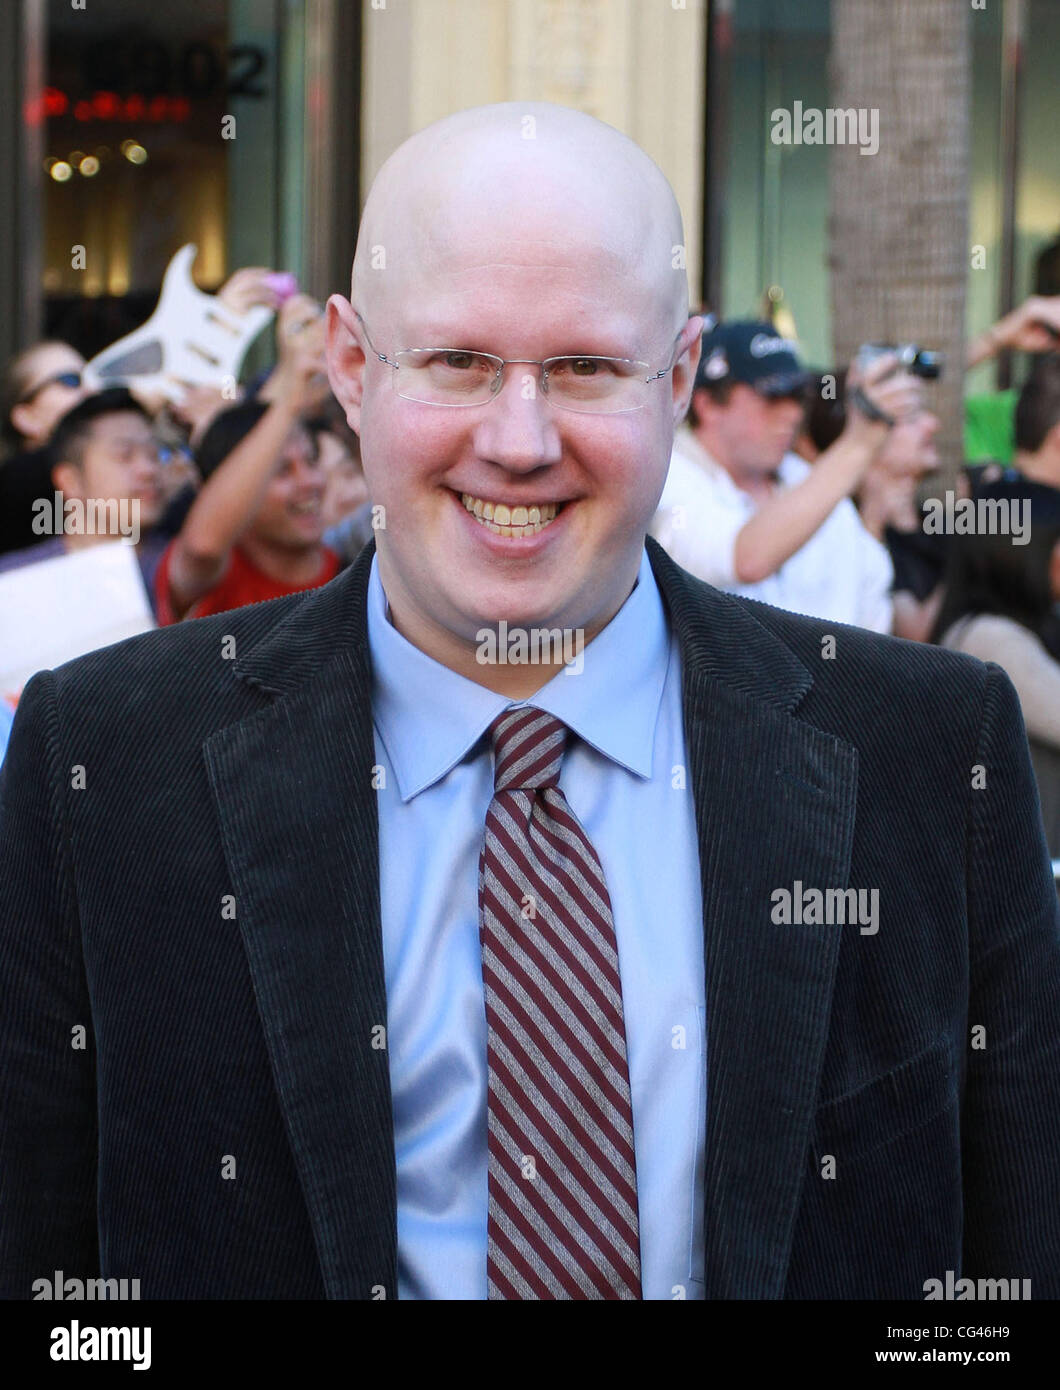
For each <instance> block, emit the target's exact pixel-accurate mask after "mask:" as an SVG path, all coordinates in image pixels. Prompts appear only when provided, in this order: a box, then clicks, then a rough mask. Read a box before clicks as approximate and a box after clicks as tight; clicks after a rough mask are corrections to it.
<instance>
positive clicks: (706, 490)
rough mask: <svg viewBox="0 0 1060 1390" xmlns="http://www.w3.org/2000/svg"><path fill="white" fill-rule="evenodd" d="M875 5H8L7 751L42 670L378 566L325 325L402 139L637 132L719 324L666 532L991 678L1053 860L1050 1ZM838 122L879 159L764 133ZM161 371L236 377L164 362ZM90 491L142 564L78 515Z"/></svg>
mask: <svg viewBox="0 0 1060 1390" xmlns="http://www.w3.org/2000/svg"><path fill="white" fill-rule="evenodd" d="M973 9H974V11H975V12H974V13H973V12H972V10H973ZM881 14H882V11H881V10H880V7H879V6H878V4H876V3H874V0H804V3H802V4H800V5H799V6H792V5H790V4H788V3H786V0H687V3H680V4H679V3H676V0H674V2H673V3H671V0H665V2H664V0H659V3H655V0H645V3H643V4H637V5H635V6H628V5H626V4H624V3H620V0H551V2H550V3H549V4H548V5H541V4H540V3H538V0H500V2H498V0H388V4H386V5H377V4H374V3H373V2H372V0H349V3H346V0H341V3H339V2H338V0H285V2H284V3H282V4H281V3H277V2H274V0H199V2H198V3H197V4H196V5H194V6H192V5H191V4H188V3H181V2H180V0H158V3H156V4H155V5H152V6H150V7H145V6H143V5H141V4H139V3H134V0H93V4H92V5H91V6H90V7H88V8H87V9H85V10H83V11H78V10H75V9H73V8H72V7H71V6H70V5H69V4H67V3H66V2H65V0H11V3H10V4H5V5H4V6H3V7H0V68H2V75H3V78H4V80H3V81H0V129H4V130H5V132H6V133H7V134H8V135H9V136H10V145H11V149H12V158H11V160H10V161H8V163H7V165H6V166H4V167H3V168H2V169H0V178H2V180H4V181H6V182H5V184H4V186H5V187H6V188H7V189H8V191H9V192H10V193H11V197H10V198H8V199H7V201H5V200H4V199H3V198H0V217H2V218H4V219H6V221H5V222H4V227H5V235H6V236H7V238H8V240H7V241H5V253H4V256H3V257H2V258H0V357H2V359H3V365H2V369H0V749H2V746H3V744H4V741H5V735H6V729H7V728H8V727H9V725H10V719H11V712H12V710H13V708H14V705H15V703H16V701H17V698H18V694H19V691H20V689H21V687H22V685H23V684H24V682H25V680H26V679H27V678H28V675H29V674H30V673H31V671H32V670H33V669H36V668H37V666H38V665H40V664H55V663H56V662H57V661H58V660H61V659H65V658H66V657H67V656H70V655H74V654H76V653H77V652H78V651H81V650H85V649H87V648H88V647H90V646H92V645H102V644H104V643H105V642H107V641H112V640H115V639H116V638H117V637H120V636H124V635H126V634H128V633H130V632H134V631H140V630H143V629H144V628H146V627H149V626H151V625H154V624H158V625H164V624H169V623H175V622H183V621H194V620H195V619H196V618H198V617H200V616H203V615H205V614H210V613H217V612H223V611H225V610H226V609H231V608H235V607H239V606H241V605H243V604H246V603H252V602H258V601H261V600H263V599H268V598H271V597H275V596H278V595H282V594H287V593H291V592H294V591H296V590H299V589H305V588H311V587H314V586H316V585H320V584H324V583H327V582H328V581H329V580H330V579H331V578H333V577H334V576H335V575H336V574H337V573H338V572H339V571H340V570H341V568H342V567H344V566H345V565H348V564H349V563H350V562H351V561H352V559H353V558H355V557H356V555H357V554H358V552H359V551H360V549H361V547H362V546H363V545H364V544H365V543H366V542H367V540H368V539H370V537H371V535H372V526H373V510H372V501H371V498H370V497H369V495H368V489H367V486H366V483H365V480H364V476H363V474H362V471H361V467H360V463H359V456H358V441H357V437H356V435H355V434H354V432H353V431H352V430H351V429H350V427H349V425H348V424H347V422H346V420H345V418H344V415H343V412H342V410H341V409H340V408H339V406H338V404H337V402H336V401H335V400H334V398H333V397H332V395H331V392H330V390H329V387H328V382H327V377H326V372H325V363H324V336H323V308H322V304H323V301H324V299H326V296H327V293H329V292H330V290H331V289H341V290H344V291H345V289H346V288H347V281H348V275H349V266H350V263H351V260H352V252H353V247H354V244H355V239H356V231H357V221H358V212H359V199H360V197H361V196H362V195H363V192H364V190H366V189H367V187H368V185H369V183H370V181H371V178H372V176H373V175H374V173H375V172H376V170H377V169H378V167H379V165H380V163H381V162H382V160H383V159H384V158H385V157H386V155H387V154H388V153H389V151H390V150H391V149H393V148H394V147H395V146H396V145H397V144H399V143H400V141H401V140H402V139H403V138H404V137H405V136H406V135H408V134H409V133H410V132H411V130H413V129H416V128H419V127H421V126H423V125H425V124H427V123H428V122H429V121H430V120H433V119H435V118H436V117H438V116H440V115H443V114H445V112H446V111H448V110H452V109H457V108H458V107H460V106H469V105H474V104H477V103H478V102H481V101H486V100H496V99H503V98H506V97H507V98H511V97H521V96H524V95H525V96H527V97H534V98H545V99H549V100H555V101H560V102H563V103H565V104H567V105H572V106H579V107H581V108H582V109H585V110H589V111H591V112H592V113H593V114H595V115H598V116H600V117H602V118H603V119H605V120H608V121H610V122H611V123H612V124H614V125H616V126H618V127H619V128H620V129H623V130H626V131H627V132H628V133H629V134H630V135H632V136H633V138H635V139H637V140H638V142H639V143H641V144H642V145H643V146H644V148H645V149H647V150H648V151H649V153H651V154H652V155H653V156H654V157H655V158H656V159H657V160H658V162H659V163H660V165H661V167H662V168H663V169H664V170H665V172H666V173H667V175H668V176H669V177H670V179H671V182H672V183H673V185H674V188H675V191H676V192H677V195H678V198H679V200H680V202H681V204H682V208H683V210H684V212H685V218H686V240H687V244H686V246H684V247H682V248H679V249H680V250H681V252H682V254H683V255H684V256H685V257H686V259H687V269H688V273H689V279H690V283H691V285H692V293H693V295H694V296H695V298H696V300H697V301H699V302H701V303H702V305H703V310H702V312H704V313H708V329H707V332H706V334H705V336H704V343H703V352H702V357H701V361H700V367H699V372H698V375H697V378H696V384H695V390H694V393H693V398H692V404H691V409H690V411H689V414H688V418H687V419H686V420H685V421H684V423H683V424H682V425H681V427H680V429H679V431H678V434H677V438H676V442H675V448H674V453H673V457H672V460H671V464H670V470H669V474H668V477H667V479H666V485H665V488H664V491H663V494H662V497H661V499H660V502H659V508H658V511H657V513H656V515H655V517H654V519H653V521H652V524H651V533H652V534H653V535H654V536H655V538H656V539H657V540H658V541H659V542H660V544H662V545H663V546H664V548H665V549H667V550H668V551H669V553H670V554H672V555H673V556H674V558H675V559H676V560H677V561H678V562H679V563H680V564H682V565H683V566H685V567H686V568H687V569H688V570H689V571H691V572H692V573H693V574H695V575H697V576H698V577H700V578H702V579H704V580H706V581H707V582H709V583H711V584H713V585H716V586H717V587H719V588H722V589H725V590H728V591H730V592H733V593H738V594H744V595H748V596H750V597H752V598H757V599H761V600H763V601H765V602H767V603H771V604H775V605H778V606H780V607H783V608H788V609H791V610H793V611H797V612H804V613H810V614H813V615H816V616H819V617H822V618H825V619H827V620H828V621H830V622H835V623H837V624H840V623H852V624H855V625H858V626H863V627H868V628H872V629H874V630H876V631H879V632H883V633H891V634H893V635H895V636H897V637H902V638H905V639H909V640H914V641H919V642H934V643H939V644H941V645H945V646H947V647H952V648H955V649H959V650H962V651H965V652H968V653H971V654H972V655H974V656H977V657H980V658H983V659H986V660H995V661H997V662H999V663H1000V664H1001V665H1002V666H1003V667H1004V668H1005V669H1006V670H1007V671H1008V673H1009V674H1010V676H1011V677H1012V679H1013V681H1014V682H1015V684H1016V687H1017V690H1018V692H1019V695H1020V699H1021V702H1022V706H1023V711H1024V717H1025V721H1026V725H1027V731H1028V736H1029V739H1030V743H1031V749H1032V754H1033V758H1034V764H1035V769H1036V772H1037V774H1038V778H1039V786H1040V790H1041V798H1042V807H1043V813H1044V818H1045V824H1046V830H1047V834H1048V837H1049V841H1050V847H1051V850H1052V853H1053V855H1054V856H1057V857H1060V622H1058V610H1057V601H1058V597H1060V236H1058V235H1057V226H1058V225H1060V146H1058V143H1057V141H1056V139H1055V115H1056V96H1055V78H1054V74H1053V64H1052V59H1051V53H1052V52H1054V51H1055V44H1056V42H1060V7H1058V6H1057V5H1056V4H1055V0H999V3H998V4H997V5H991V6H988V7H985V8H983V9H979V8H978V7H967V6H953V5H952V4H950V3H949V0H894V3H893V4H892V5H891V6H889V7H888V9H887V27H886V31H885V32H884V33H882V34H881V32H878V31H877V29H874V28H873V26H874V25H877V26H878V25H879V24H880V23H882V22H883V21H882V20H881V18H880V15H881ZM440 55H444V56H445V61H441V57H440ZM4 65H6V66H4ZM412 75H416V81H413V80H412ZM833 105H834V106H840V107H846V106H850V107H854V106H857V107H859V108H861V107H869V108H872V109H875V108H876V107H877V106H878V108H879V109H878V110H876V115H877V117H880V124H879V139H878V149H877V150H873V151H871V153H872V154H873V158H871V159H870V158H862V157H861V156H862V155H864V154H866V153H869V152H870V151H866V150H865V149H861V150H859V149H857V148H853V147H852V148H847V149H840V148H827V147H824V146H822V145H820V144H819V143H815V142H814V141H812V140H810V139H802V138H801V137H800V138H798V139H788V138H787V137H785V141H780V142H778V137H777V130H778V128H780V127H778V123H777V120H776V117H777V113H778V112H782V113H785V114H788V115H790V117H791V118H792V121H795V118H796V116H800V117H801V115H802V113H803V112H804V111H813V110H824V109H826V108H829V107H830V106H833ZM226 121H231V122H232V128H231V130H230V131H229V132H228V133H226V127H225V124H224V123H225V122H226ZM796 123H797V122H796ZM219 132H220V135H219ZM8 204H10V207H11V208H12V209H14V211H13V212H10V213H9V209H8ZM189 247H190V248H191V251H190V256H191V257H192V259H193V264H194V284H192V282H191V280H190V279H189V282H188V283H189V292H188V293H186V294H185V295H184V297H183V299H181V300H179V302H177V304H176V307H174V301H173V299H172V297H171V296H170V294H169V290H170V282H169V275H168V273H167V267H170V268H172V266H173V265H174V263H175V259H176V258H177V257H178V255H179V254H182V248H183V250H184V251H187V249H188V248H189ZM677 249H678V248H675V250H677ZM265 262H268V263H269V264H265ZM191 263H192V262H189V263H188V264H189V265H190V264H191ZM237 266H240V267H242V268H241V269H236V270H235V271H234V273H232V270H233V267H237ZM277 267H293V272H292V273H286V272H283V271H280V270H279V269H277ZM188 274H189V276H190V274H191V272H190V271H188ZM296 276H297V281H296V279H295V277H296ZM163 280H165V283H163ZM299 286H301V288H299ZM156 306H157V307H156ZM966 324H967V325H969V326H970V328H969V332H968V336H967V338H966V336H965V325H966ZM218 325H220V328H219V327H218ZM218 331H229V332H231V333H232V334H234V335H235V336H236V337H237V338H239V339H240V348H239V351H238V352H237V353H235V355H234V357H233V359H232V361H233V362H234V363H235V364H236V365H235V367H234V369H229V368H228V367H227V366H223V365H222V364H220V362H219V359H218V356H217V354H216V352H215V349H214V346H213V344H214V342H215V339H213V338H211V337H210V335H211V334H212V333H216V332H218ZM130 333H132V334H133V337H132V338H129V337H128V335H129V334H130ZM137 333H139V337H137V336H136V334H137ZM167 342H168V344H169V345H170V346H171V347H172V346H173V345H174V344H178V343H179V345H180V346H181V347H182V348H187V347H188V345H189V344H190V345H191V350H192V352H193V353H196V352H197V354H198V358H199V360H200V361H201V362H205V363H212V364H213V366H212V367H211V368H210V369H205V368H204V369H203V370H201V371H199V370H196V371H184V372H181V371H180V370H177V371H176V372H175V373H174V372H173V371H170V372H169V373H168V374H167V373H164V372H162V371H160V360H161V357H162V356H164V353H163V345H164V344H166V343H167ZM222 355H223V354H222ZM890 422H893V423H890ZM947 498H948V499H949V501H948V503H947V504H946V505H947V506H948V511H947V510H945V509H944V510H943V513H942V514H943V516H944V517H945V518H947V524H946V525H944V526H941V527H940V526H937V525H936V526H932V525H931V524H929V521H930V519H931V518H932V516H933V515H935V514H933V513H932V511H931V508H930V506H929V503H930V501H931V499H936V500H941V501H942V502H945V501H946V499H947ZM93 500H95V501H96V502H102V503H103V504H106V505H109V506H111V507H112V512H111V513H110V514H111V515H112V516H113V517H117V516H121V515H123V514H124V513H122V511H121V507H122V506H123V505H124V506H125V508H126V512H127V513H129V514H133V513H134V514H135V517H136V521H137V526H136V533H135V537H130V536H124V537H123V536H121V535H119V534H117V533H116V531H115V528H114V527H113V526H112V527H111V528H110V529H109V530H104V532H103V533H100V532H99V531H94V530H93V529H92V528H91V527H89V526H87V525H77V524H74V521H75V519H76V518H81V519H82V520H84V518H85V516H87V515H88V512H89V506H88V504H90V503H92V502H93ZM958 503H961V504H969V506H970V508H971V510H968V509H967V508H966V509H965V510H964V511H962V510H961V508H960V507H959V506H958V505H957V504H958ZM69 508H72V511H71V512H70V513H69V515H68V513H67V510H66V509H69ZM79 508H80V510H79ZM130 509H131V510H130ZM968 516H971V517H973V518H975V520H974V521H973V522H972V523H970V524H968V525H966V526H962V525H961V522H960V519H961V518H966V517H968ZM1016 516H1018V517H1019V518H1020V519H1021V521H1022V520H1024V519H1025V520H1026V522H1027V524H1026V527H1025V528H1023V527H1021V530H1020V533H1019V534H1016V535H1014V534H1013V533H1012V530H1011V527H1006V526H1005V525H1004V524H1003V523H1004V520H1005V519H1006V518H1007V519H1009V520H1011V518H1013V517H1016ZM990 518H993V523H994V524H987V522H988V521H989V519H990ZM999 523H1000V524H999ZM123 540H125V541H133V542H134V543H132V544H123V543H122V542H123ZM119 561H120V562H121V563H119ZM5 644H6V645H5Z"/></svg>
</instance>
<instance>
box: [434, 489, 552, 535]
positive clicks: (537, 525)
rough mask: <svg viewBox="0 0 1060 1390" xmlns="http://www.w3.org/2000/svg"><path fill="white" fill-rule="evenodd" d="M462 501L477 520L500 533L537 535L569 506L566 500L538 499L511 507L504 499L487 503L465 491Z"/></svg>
mask: <svg viewBox="0 0 1060 1390" xmlns="http://www.w3.org/2000/svg"><path fill="white" fill-rule="evenodd" d="M460 500H461V502H463V504H464V508H465V510H466V511H468V512H470V513H471V515H472V516H473V517H474V518H475V520H476V521H477V522H478V523H479V524H480V525H481V526H485V527H486V528H487V529H488V530H490V531H493V532H494V533H495V534H496V535H498V536H536V535H537V533H538V532H539V531H543V530H544V529H545V527H546V526H548V525H550V524H551V523H552V522H553V521H555V519H556V517H557V516H558V515H559V513H560V512H561V511H562V510H563V508H564V507H565V506H566V503H565V502H539V503H535V504H534V505H533V506H530V507H528V506H526V505H523V504H520V505H517V506H509V505H508V504H507V503H505V502H487V501H486V500H485V499H484V498H482V497H474V496H472V494H471V493H470V492H462V493H461V494H460Z"/></svg>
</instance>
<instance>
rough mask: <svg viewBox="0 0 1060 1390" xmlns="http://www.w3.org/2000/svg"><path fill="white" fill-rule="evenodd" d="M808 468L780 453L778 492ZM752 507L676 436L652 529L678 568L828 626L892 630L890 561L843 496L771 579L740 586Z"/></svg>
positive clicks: (717, 468) (688, 438)
mask: <svg viewBox="0 0 1060 1390" xmlns="http://www.w3.org/2000/svg"><path fill="white" fill-rule="evenodd" d="M810 467H811V465H810V464H808V463H807V462H806V461H805V459H801V458H799V456H798V455H797V454H785V456H784V458H783V459H782V460H781V463H780V468H779V470H778V476H779V481H780V487H781V489H784V488H791V487H795V486H796V485H797V484H798V483H801V482H802V480H803V479H804V478H805V477H806V476H807V474H808V473H809V471H810ZM757 508H758V503H757V502H756V501H755V499H754V498H753V497H750V496H749V495H748V494H747V493H746V492H744V491H743V490H742V489H741V488H739V487H737V486H736V484H735V483H734V482H733V480H732V478H731V476H730V475H729V474H728V473H727V472H726V471H725V469H724V468H722V466H721V465H720V464H719V463H717V462H715V460H714V459H713V458H711V456H710V455H709V454H708V453H707V452H706V450H705V449H703V447H702V445H700V443H699V441H698V440H696V439H695V438H694V437H693V436H692V435H691V434H689V433H688V432H686V431H681V432H680V433H679V435H678V440H677V442H676V443H675V445H674V452H673V455H672V456H671V459H670V470H669V472H668V474H667V476H666V485H665V486H664V488H663V493H662V496H661V497H660V499H659V507H658V510H657V511H656V513H655V516H654V518H653V519H652V523H651V526H650V527H649V531H650V534H651V535H653V536H654V537H655V539H656V540H657V541H658V542H659V544H660V545H661V546H662V547H663V549H664V550H666V551H667V552H668V554H669V555H670V556H671V557H672V558H673V559H674V560H676V561H677V563H678V564H679V565H681V566H682V567H683V568H684V569H686V570H688V571H689V573H690V574H694V575H695V576H696V577H697V578H698V579H703V580H706V582H707V583H708V584H713V585H714V587H715V588H717V589H724V590H725V591H726V592H727V593H730V594H745V595H746V596H747V597H748V598H755V599H759V600H761V602H763V603H771V604H773V605H774V607H776V608H786V609H787V610H788V611H789V612H792V613H805V614H808V615H809V616H810V617H814V618H824V619H826V620H827V621H829V622H836V623H852V624H854V625H855V626H857V627H867V628H871V629H872V630H873V631H875V632H890V631H891V626H892V620H893V616H894V608H893V604H892V601H891V586H892V584H893V583H894V567H893V566H892V564H891V557H890V555H889V554H888V552H887V547H886V546H884V545H882V544H881V543H880V542H879V541H878V540H877V539H876V537H875V536H873V535H871V534H870V532H868V531H867V530H866V529H865V527H864V526H863V525H862V523H861V518H860V517H859V516H858V512H857V508H856V507H855V506H854V504H853V502H851V500H850V499H849V498H848V497H844V498H843V499H842V501H840V502H839V503H838V504H837V505H836V507H835V508H834V509H833V510H832V511H831V512H830V513H829V515H828V516H827V517H826V518H825V520H824V522H823V523H822V524H821V526H820V527H818V529H817V530H816V531H815V532H814V534H813V535H812V536H811V537H810V539H809V540H808V541H807V542H806V544H805V545H804V546H803V547H802V549H801V550H797V551H796V552H795V554H794V555H792V556H791V558H790V559H788V560H786V561H785V562H784V564H783V565H781V567H780V569H778V570H777V571H776V573H775V574H771V575H770V576H769V577H768V578H767V579H763V580H761V581H760V582H759V583H757V584H739V583H737V581H736V575H735V570H734V564H733V551H734V550H735V547H736V537H737V536H738V535H739V533H740V531H741V530H742V529H743V527H744V525H745V524H746V523H747V521H748V520H749V519H750V518H751V516H753V515H754V513H755V511H756V510H757Z"/></svg>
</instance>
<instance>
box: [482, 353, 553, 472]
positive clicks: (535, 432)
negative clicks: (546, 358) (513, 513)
mask: <svg viewBox="0 0 1060 1390" xmlns="http://www.w3.org/2000/svg"><path fill="white" fill-rule="evenodd" d="M481 414H482V418H481V419H480V420H479V421H478V423H477V425H476V427H475V436H474V441H475V450H476V452H477V453H478V454H479V456H480V457H481V458H485V459H488V460H490V462H492V463H496V464H500V465H501V467H503V468H508V469H511V470H513V471H520V472H522V471H529V470H530V469H532V468H540V467H541V465H542V464H546V463H558V462H559V461H560V459H561V458H562V457H563V446H562V443H561V441H560V437H559V429H558V428H557V425H556V421H555V418H554V417H553V413H552V406H551V405H550V404H549V402H548V397H547V396H545V395H544V393H543V392H542V390H541V376H540V368H534V367H533V366H530V365H528V364H525V363H512V364H511V365H509V366H508V367H507V368H505V375H504V379H503V382H502V384H501V388H500V390H499V391H498V392H497V394H496V395H495V396H494V397H493V398H492V400H491V401H490V402H489V404H488V405H484V406H483V407H482V412H481Z"/></svg>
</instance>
